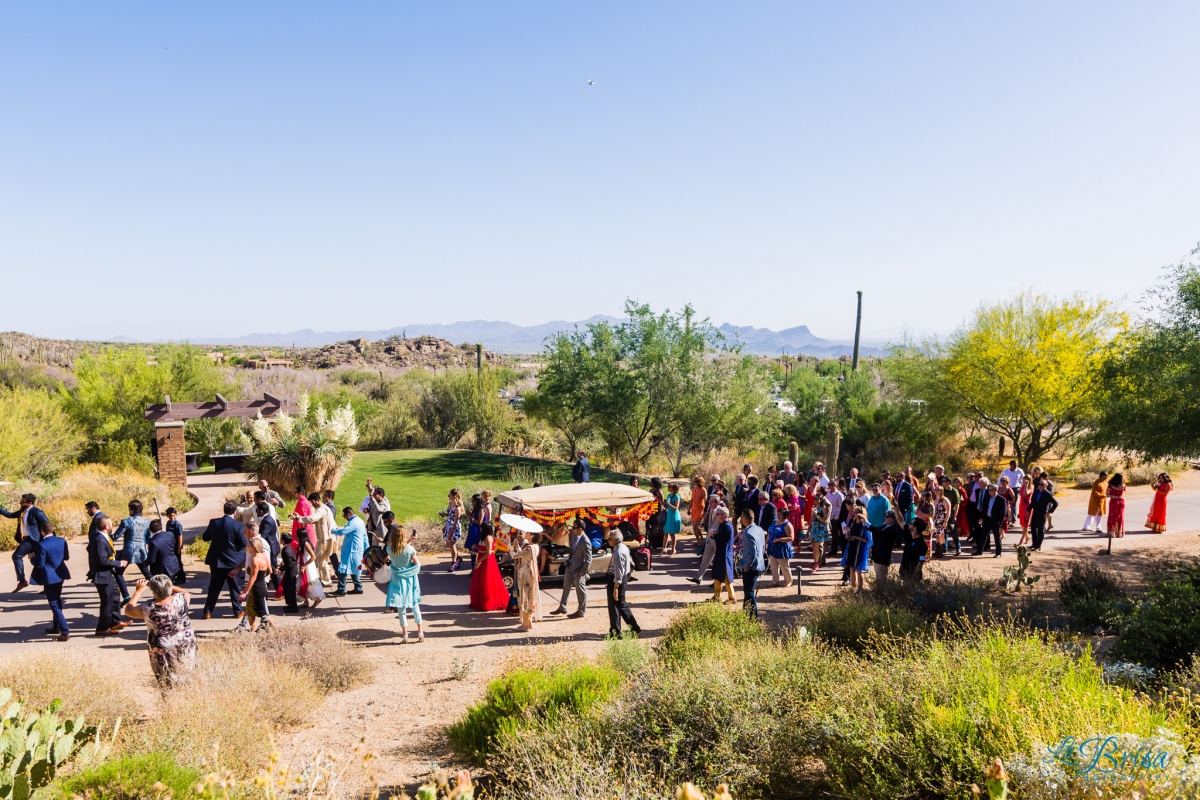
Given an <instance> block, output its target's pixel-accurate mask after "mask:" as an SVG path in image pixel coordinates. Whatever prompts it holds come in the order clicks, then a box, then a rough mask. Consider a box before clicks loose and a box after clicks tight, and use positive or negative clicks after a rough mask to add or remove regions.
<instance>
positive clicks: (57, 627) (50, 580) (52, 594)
mask: <svg viewBox="0 0 1200 800" xmlns="http://www.w3.org/2000/svg"><path fill="white" fill-rule="evenodd" d="M38 532H39V533H40V534H41V535H42V538H41V539H40V540H39V541H38V545H37V547H38V549H37V556H38V557H37V563H36V566H34V568H33V575H32V577H33V582H34V583H40V584H41V585H42V586H45V587H46V602H47V603H49V604H50V615H51V616H52V617H53V618H54V625H53V626H51V627H50V628H48V629H47V630H46V635H47V636H55V637H58V641H60V642H65V641H67V640H68V639H70V638H71V628H70V626H69V625H67V618H66V616H64V615H63V607H62V588H63V581H65V580H66V579H67V578H70V577H71V570H69V569H67V561H68V560H70V558H71V551H70V549H69V548H68V547H67V540H66V539H64V538H62V537H61V536H59V535H57V534H56V533H55V532H54V524H53V523H52V522H50V520H46V521H45V522H43V523H42V524H41V527H40V528H39V529H38Z"/></svg>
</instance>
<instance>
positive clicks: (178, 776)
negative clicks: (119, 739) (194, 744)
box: [50, 753, 201, 800]
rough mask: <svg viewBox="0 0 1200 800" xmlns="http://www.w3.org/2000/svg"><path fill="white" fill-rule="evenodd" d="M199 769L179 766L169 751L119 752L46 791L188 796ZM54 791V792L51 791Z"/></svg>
mask: <svg viewBox="0 0 1200 800" xmlns="http://www.w3.org/2000/svg"><path fill="white" fill-rule="evenodd" d="M200 779H201V775H200V771H199V770H197V769H195V768H194V767H186V766H180V765H179V764H177V763H175V759H174V758H173V757H172V756H171V755H170V754H169V753H138V754H130V755H123V756H120V757H119V758H114V759H112V760H110V761H106V762H104V763H102V764H99V765H97V766H94V767H89V768H87V769H85V770H83V771H81V772H79V773H78V774H76V775H72V776H71V777H69V778H66V779H65V780H61V781H59V782H58V783H57V784H56V785H55V786H54V787H52V789H51V790H50V794H51V795H54V794H58V795H60V796H61V797H63V798H71V797H87V798H90V800H144V798H155V797H165V796H168V795H169V796H171V797H174V798H179V799H180V800H182V799H183V798H187V797H191V796H192V795H193V794H195V786H196V785H197V784H198V783H199V782H200ZM55 790H57V791H55Z"/></svg>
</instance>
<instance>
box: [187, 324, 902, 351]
mask: <svg viewBox="0 0 1200 800" xmlns="http://www.w3.org/2000/svg"><path fill="white" fill-rule="evenodd" d="M604 321H607V322H620V321H621V320H619V319H618V318H616V317H609V316H605V315H597V316H594V317H591V318H589V319H585V320H581V321H579V322H564V321H561V320H555V321H553V322H547V323H544V324H542V325H528V326H522V325H514V324H513V323H511V322H489V321H486V320H473V321H470V322H455V323H452V324H450V325H401V326H399V327H395V328H390V329H388V330H385V331H323V332H317V331H314V330H310V329H307V328H306V329H304V330H299V331H292V332H291V333H252V334H250V335H248V336H238V337H235V338H226V339H222V338H216V337H207V338H206V337H199V338H194V339H192V340H191V341H192V342H193V343H195V344H222V345H245V346H247V347H253V346H256V345H257V346H260V347H291V346H293V345H295V346H296V347H324V346H325V345H327V344H333V343H334V342H342V341H346V340H347V339H370V340H372V341H377V340H379V339H386V338H388V337H389V336H407V337H410V338H411V337H414V336H436V337H438V338H439V339H448V340H449V341H451V342H454V343H455V344H459V343H462V342H472V343H473V342H479V343H481V344H482V345H483V346H484V347H486V348H487V349H489V350H492V351H494V352H497V353H537V352H540V351H541V349H542V345H543V344H544V343H545V341H546V339H548V338H549V337H551V336H553V335H554V334H556V333H559V332H560V331H569V330H571V329H572V328H575V327H577V326H578V327H580V328H583V327H585V326H587V325H589V324H591V323H595V322H604ZM719 330H720V331H721V333H723V334H725V336H726V338H728V339H730V340H733V341H738V342H741V343H742V346H743V347H744V348H745V350H746V352H749V353H754V354H756V355H767V356H777V355H780V354H781V353H783V352H784V351H785V350H786V351H787V352H788V353H790V354H792V355H807V356H820V357H823V358H836V357H838V356H842V355H849V354H850V353H851V352H852V351H853V349H854V343H853V342H844V341H834V340H831V339H822V338H820V337H818V336H814V335H813V333H812V331H810V330H809V329H808V326H806V325H799V326H797V327H795V328H788V329H787V330H783V331H772V330H768V329H766V328H752V327H748V326H735V325H729V324H725V325H722V326H721V327H720V329H719ZM885 347H886V342H880V341H872V342H870V343H869V346H868V343H867V342H865V341H864V342H863V343H862V346H861V347H860V348H859V352H860V353H861V354H862V355H866V356H877V355H883V354H884V352H885Z"/></svg>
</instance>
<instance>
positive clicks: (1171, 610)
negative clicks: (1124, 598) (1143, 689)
mask: <svg viewBox="0 0 1200 800" xmlns="http://www.w3.org/2000/svg"><path fill="white" fill-rule="evenodd" d="M1146 582H1147V588H1146V592H1145V594H1143V595H1142V596H1141V597H1140V598H1137V599H1136V601H1135V603H1134V607H1133V613H1132V614H1131V615H1130V616H1129V617H1128V619H1127V621H1125V622H1124V623H1123V625H1122V626H1121V632H1120V635H1119V636H1118V638H1117V643H1116V644H1115V645H1113V649H1112V651H1111V656H1112V657H1113V658H1114V659H1120V660H1122V661H1132V662H1134V663H1136V664H1141V665H1142V666H1144V667H1152V668H1153V669H1156V670H1170V669H1175V668H1178V667H1187V666H1188V665H1189V664H1191V662H1192V660H1193V659H1194V657H1195V656H1196V654H1197V653H1200V558H1192V559H1188V560H1180V561H1169V562H1166V563H1164V564H1161V565H1160V566H1159V567H1158V568H1157V569H1155V570H1152V571H1151V572H1150V573H1149V574H1148V575H1147V577H1146Z"/></svg>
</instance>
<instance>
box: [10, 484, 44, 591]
mask: <svg viewBox="0 0 1200 800" xmlns="http://www.w3.org/2000/svg"><path fill="white" fill-rule="evenodd" d="M36 502H37V498H36V497H34V496H33V495H31V494H23V495H21V507H20V508H19V509H18V510H16V511H9V510H8V509H6V508H5V507H4V506H0V515H3V516H5V517H8V518H9V519H15V520H17V549H16V550H14V551H13V554H12V560H13V568H14V569H15V570H16V571H17V588H16V589H14V590H13V591H17V592H19V591H21V590H22V589H24V588H25V587H26V586H28V585H29V581H27V580H25V561H24V559H25V556H32V558H31V559H30V563H31V564H32V565H33V566H35V567H36V566H37V558H38V557H37V543H38V542H39V541H41V539H42V534H41V532H40V531H41V526H42V523H43V522H49V520H48V519H46V515H45V514H44V513H42V510H41V509H40V508H38V507H37V506H36V505H34V503H36Z"/></svg>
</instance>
